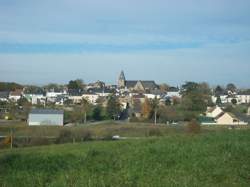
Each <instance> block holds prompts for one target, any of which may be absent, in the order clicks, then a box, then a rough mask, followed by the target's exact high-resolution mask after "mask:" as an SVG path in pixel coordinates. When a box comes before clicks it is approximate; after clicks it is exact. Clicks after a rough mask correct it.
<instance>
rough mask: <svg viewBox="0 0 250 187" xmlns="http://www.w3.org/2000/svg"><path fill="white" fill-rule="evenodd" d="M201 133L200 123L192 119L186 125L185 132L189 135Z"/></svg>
mask: <svg viewBox="0 0 250 187" xmlns="http://www.w3.org/2000/svg"><path fill="white" fill-rule="evenodd" d="M200 131H201V126H200V123H199V122H198V121H197V120H195V119H192V120H191V121H190V122H189V123H188V124H187V132H189V133H199V132H200Z"/></svg>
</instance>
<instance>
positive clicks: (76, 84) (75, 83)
mask: <svg viewBox="0 0 250 187" xmlns="http://www.w3.org/2000/svg"><path fill="white" fill-rule="evenodd" d="M84 87H85V84H84V82H83V80H82V79H76V80H71V81H69V84H68V89H76V90H83V89H84Z"/></svg>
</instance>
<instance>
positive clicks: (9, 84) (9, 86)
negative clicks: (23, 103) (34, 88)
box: [0, 82, 23, 91]
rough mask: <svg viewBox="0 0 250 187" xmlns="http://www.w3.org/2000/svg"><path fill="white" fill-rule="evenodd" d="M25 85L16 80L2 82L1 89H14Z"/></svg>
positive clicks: (0, 83)
mask: <svg viewBox="0 0 250 187" xmlns="http://www.w3.org/2000/svg"><path fill="white" fill-rule="evenodd" d="M22 88H23V86H22V85H20V84H17V83H15V82H0V91H14V90H16V89H22Z"/></svg>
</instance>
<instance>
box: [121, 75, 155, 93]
mask: <svg viewBox="0 0 250 187" xmlns="http://www.w3.org/2000/svg"><path fill="white" fill-rule="evenodd" d="M118 88H119V89H128V90H130V91H144V92H146V91H151V90H156V89H158V88H159V86H158V85H157V84H156V83H155V81H151V80H149V81H145V80H126V78H125V75H124V72H123V71H121V73H120V76H119V78H118Z"/></svg>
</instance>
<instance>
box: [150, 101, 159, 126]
mask: <svg viewBox="0 0 250 187" xmlns="http://www.w3.org/2000/svg"><path fill="white" fill-rule="evenodd" d="M151 108H152V112H153V115H154V123H155V125H156V122H157V121H156V120H157V112H158V108H159V100H158V99H157V98H156V97H155V98H154V99H153V100H151Z"/></svg>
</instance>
